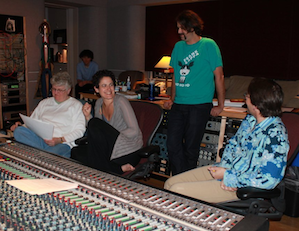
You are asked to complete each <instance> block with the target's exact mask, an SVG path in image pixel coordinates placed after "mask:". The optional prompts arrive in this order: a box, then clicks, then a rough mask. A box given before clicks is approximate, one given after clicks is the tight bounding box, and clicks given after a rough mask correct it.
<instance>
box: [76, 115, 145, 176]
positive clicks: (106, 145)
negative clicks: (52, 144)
mask: <svg viewBox="0 0 299 231" xmlns="http://www.w3.org/2000/svg"><path fill="white" fill-rule="evenodd" d="M118 135H119V131H117V130H116V129H115V128H114V127H112V126H111V125H110V124H108V123H106V122H105V121H103V120H101V119H99V118H93V119H91V120H90V121H89V123H88V128H87V137H88V145H83V146H78V147H74V148H73V149H72V156H81V157H82V159H81V158H80V159H78V158H76V159H77V160H79V161H81V162H82V163H84V164H86V165H87V166H89V167H92V168H95V169H98V170H101V171H105V172H113V173H116V174H122V173H123V171H122V169H121V166H122V165H124V164H128V163H129V164H131V165H132V166H136V165H137V164H138V162H139V161H140V157H139V156H138V154H136V152H134V153H130V154H128V155H125V156H122V157H119V158H116V159H113V160H110V158H111V154H112V151H113V148H114V144H115V142H116V139H117V137H118ZM78 152H79V153H80V154H78ZM83 156H85V157H83Z"/></svg>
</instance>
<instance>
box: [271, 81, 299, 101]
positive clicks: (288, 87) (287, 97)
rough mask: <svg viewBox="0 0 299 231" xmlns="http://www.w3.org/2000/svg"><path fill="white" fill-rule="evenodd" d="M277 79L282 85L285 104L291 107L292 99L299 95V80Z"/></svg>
mask: <svg viewBox="0 0 299 231" xmlns="http://www.w3.org/2000/svg"><path fill="white" fill-rule="evenodd" d="M275 81H276V83H278V84H279V85H280V86H281V88H282V91H283V94H284V100H283V106H284V107H290V105H289V102H290V101H292V100H293V99H294V98H295V97H296V96H297V94H299V80H297V81H288V80H275Z"/></svg>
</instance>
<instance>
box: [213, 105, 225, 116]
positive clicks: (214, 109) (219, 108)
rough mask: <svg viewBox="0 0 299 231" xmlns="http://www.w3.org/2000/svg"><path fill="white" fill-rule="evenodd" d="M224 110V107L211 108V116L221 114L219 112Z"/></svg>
mask: <svg viewBox="0 0 299 231" xmlns="http://www.w3.org/2000/svg"><path fill="white" fill-rule="evenodd" d="M222 111H223V107H220V106H215V107H213V108H212V110H211V116H219V114H220V113H221V112H222Z"/></svg>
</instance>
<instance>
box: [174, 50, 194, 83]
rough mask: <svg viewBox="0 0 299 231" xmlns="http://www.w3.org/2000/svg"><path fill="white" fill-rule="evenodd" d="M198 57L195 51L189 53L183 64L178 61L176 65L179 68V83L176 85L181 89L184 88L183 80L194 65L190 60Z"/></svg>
mask: <svg viewBox="0 0 299 231" xmlns="http://www.w3.org/2000/svg"><path fill="white" fill-rule="evenodd" d="M198 55H199V53H198V51H197V50H195V51H193V52H191V53H190V54H189V55H188V56H187V57H185V58H184V61H183V62H184V64H183V63H182V62H181V61H178V65H179V66H180V67H181V69H180V80H179V83H177V84H176V85H179V86H181V87H184V86H185V80H186V78H187V76H188V74H189V73H190V71H191V67H192V66H193V64H194V61H192V59H194V58H195V57H196V56H198Z"/></svg>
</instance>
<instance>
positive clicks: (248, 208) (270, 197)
mask: <svg viewBox="0 0 299 231" xmlns="http://www.w3.org/2000/svg"><path fill="white" fill-rule="evenodd" d="M281 119H282V121H283V123H284V124H285V126H286V128H287V131H288V137H289V142H290V150H289V153H288V158H287V159H288V161H287V167H289V166H290V165H291V164H292V162H293V160H294V159H295V157H296V155H297V153H298V152H299V138H298V137H299V114H297V113H292V112H283V115H282V117H281ZM284 192H285V182H284V180H282V181H281V182H280V183H279V184H278V185H277V186H276V187H275V188H274V189H270V190H267V189H259V188H255V187H244V188H239V189H238V190H237V196H238V198H239V199H240V200H238V201H231V202H223V203H218V205H219V206H220V207H224V208H226V209H228V210H231V211H235V212H238V213H240V214H243V215H246V214H248V213H252V214H256V215H258V216H262V217H266V218H268V219H271V220H280V219H281V217H282V215H283V212H284V210H285V207H286V203H285V198H284V194H285V193H284Z"/></svg>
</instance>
